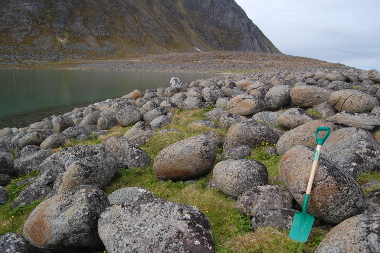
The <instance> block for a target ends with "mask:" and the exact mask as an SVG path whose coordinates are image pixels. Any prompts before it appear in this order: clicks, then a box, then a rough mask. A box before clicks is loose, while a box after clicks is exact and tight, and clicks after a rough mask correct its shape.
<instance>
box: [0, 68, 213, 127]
mask: <svg viewBox="0 0 380 253" xmlns="http://www.w3.org/2000/svg"><path fill="white" fill-rule="evenodd" d="M217 75H218V74H215V73H187V72H144V71H99V70H26V69H21V70H20V69H12V70H0V129H1V128H4V127H23V126H27V125H28V124H30V123H32V122H37V121H40V120H42V119H44V118H47V117H50V116H51V115H59V114H63V113H65V112H68V111H70V110H72V109H73V108H74V107H81V106H87V105H89V104H91V103H95V102H97V101H102V100H105V99H108V98H117V97H121V96H123V95H125V94H128V93H129V92H131V91H133V90H135V89H138V90H140V91H142V92H145V90H146V89H154V88H158V87H168V86H169V85H170V84H169V81H170V78H171V77H174V76H175V77H178V78H179V79H180V80H181V81H182V82H191V81H194V80H197V79H206V78H210V77H213V76H217Z"/></svg>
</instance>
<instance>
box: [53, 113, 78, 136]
mask: <svg viewBox="0 0 380 253" xmlns="http://www.w3.org/2000/svg"><path fill="white" fill-rule="evenodd" d="M51 122H52V124H53V129H54V133H56V134H59V133H61V132H62V131H64V130H65V129H67V128H69V127H72V126H74V121H73V120H72V119H69V118H66V117H64V116H53V117H52V119H51Z"/></svg>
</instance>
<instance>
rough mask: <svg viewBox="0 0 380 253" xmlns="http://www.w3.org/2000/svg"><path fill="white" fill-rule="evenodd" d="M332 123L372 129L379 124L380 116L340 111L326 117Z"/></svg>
mask: <svg viewBox="0 0 380 253" xmlns="http://www.w3.org/2000/svg"><path fill="white" fill-rule="evenodd" d="M328 120H329V121H331V122H333V123H334V124H339V125H344V126H349V127H361V128H364V129H367V130H370V131H371V130H373V129H374V128H376V127H379V126H380V117H379V116H378V115H375V114H372V113H351V112H340V113H337V114H335V115H333V116H331V117H329V118H328Z"/></svg>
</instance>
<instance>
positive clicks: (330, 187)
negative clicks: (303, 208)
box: [309, 177, 344, 213]
mask: <svg viewBox="0 0 380 253" xmlns="http://www.w3.org/2000/svg"><path fill="white" fill-rule="evenodd" d="M343 187H344V186H343V185H340V184H338V183H337V182H336V181H334V180H333V179H332V178H331V177H327V178H326V179H325V180H324V181H323V183H321V184H319V185H316V186H314V188H313V190H312V191H311V194H310V201H309V208H310V209H314V210H318V212H320V213H323V212H328V210H329V209H330V208H331V207H332V206H335V205H334V202H335V201H337V200H339V194H341V192H342V191H341V189H340V188H343ZM313 193H314V194H313Z"/></svg>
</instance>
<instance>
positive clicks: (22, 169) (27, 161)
mask: <svg viewBox="0 0 380 253" xmlns="http://www.w3.org/2000/svg"><path fill="white" fill-rule="evenodd" d="M51 155H52V152H51V150H47V149H41V150H39V151H37V152H35V153H32V154H30V155H26V156H22V157H20V158H18V159H17V160H16V161H15V163H14V170H13V175H14V176H16V177H19V176H23V175H26V174H28V173H29V172H31V171H32V170H37V168H38V166H39V165H40V164H41V163H42V162H43V161H44V160H45V159H46V158H48V157H49V156H51Z"/></svg>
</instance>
